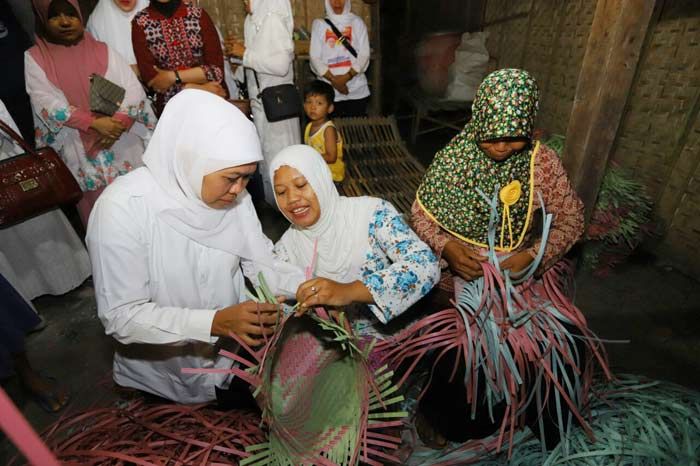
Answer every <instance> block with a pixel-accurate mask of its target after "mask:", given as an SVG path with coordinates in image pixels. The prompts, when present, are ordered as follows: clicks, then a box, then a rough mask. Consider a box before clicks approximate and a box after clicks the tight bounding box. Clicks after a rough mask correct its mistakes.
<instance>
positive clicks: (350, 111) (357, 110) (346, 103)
mask: <svg viewBox="0 0 700 466" xmlns="http://www.w3.org/2000/svg"><path fill="white" fill-rule="evenodd" d="M367 105H369V97H365V98H364V99H354V100H341V101H340V102H335V103H334V104H333V107H334V110H333V114H332V115H331V117H332V118H347V117H365V116H367Z"/></svg>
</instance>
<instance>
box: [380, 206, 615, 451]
mask: <svg viewBox="0 0 700 466" xmlns="http://www.w3.org/2000/svg"><path fill="white" fill-rule="evenodd" d="M484 198H485V199H487V201H488V202H489V203H490V204H491V221H490V227H489V245H490V251H489V253H488V257H489V260H488V261H486V262H484V263H483V272H484V276H483V277H481V278H478V279H476V280H472V281H470V282H465V285H464V288H463V289H462V291H461V292H460V293H459V296H458V297H457V299H456V301H455V302H454V304H455V308H452V309H446V310H443V311H440V312H437V313H435V314H432V315H430V316H428V317H426V318H424V319H422V320H420V321H418V322H416V323H415V324H413V325H412V326H410V327H409V328H407V329H406V330H404V331H402V332H400V333H399V334H398V335H396V336H394V337H392V338H390V339H388V340H387V341H384V342H381V343H379V344H378V345H377V346H378V354H380V355H381V357H382V362H384V363H388V364H389V365H390V367H398V366H400V365H403V366H404V367H408V370H406V371H405V372H404V373H403V376H402V378H401V379H400V381H399V382H398V383H399V384H403V382H404V381H405V380H406V379H407V378H408V377H409V376H410V374H411V373H412V371H413V369H414V368H415V367H416V366H417V365H418V364H419V363H420V361H422V360H424V359H425V358H426V356H428V355H429V354H432V355H433V357H434V359H435V361H440V359H441V358H443V357H445V355H446V353H448V351H451V350H454V349H457V358H456V359H455V361H454V363H455V370H456V365H457V363H458V361H459V360H460V359H461V360H462V361H463V363H464V365H465V367H466V371H465V379H464V384H465V386H466V388H467V390H466V393H467V400H465V401H466V402H467V403H469V404H470V406H471V407H472V412H471V413H472V418H473V417H474V416H475V411H476V407H477V404H478V403H479V402H481V400H485V404H486V405H487V407H488V412H489V414H491V413H493V409H494V408H495V407H496V405H497V404H499V403H501V402H505V403H506V405H507V407H506V412H505V415H504V416H503V419H502V422H501V425H500V431H499V433H498V437H497V439H496V443H495V447H496V450H500V449H501V448H502V447H503V445H505V444H507V445H509V448H510V449H512V447H513V445H514V442H513V440H514V436H515V434H516V432H518V430H519V429H520V428H522V426H523V424H524V420H525V419H524V418H525V416H524V414H525V412H526V410H527V408H528V407H529V406H530V405H531V404H533V403H535V404H536V406H537V412H538V413H542V411H543V410H544V409H545V407H548V405H547V403H554V404H555V408H556V409H555V412H556V415H557V424H558V428H559V431H560V433H561V434H562V435H565V434H566V432H568V431H570V430H571V427H572V421H573V419H572V417H571V416H569V417H568V418H567V416H565V415H564V409H565V408H564V407H566V408H568V410H569V411H570V412H571V413H572V415H573V417H574V418H575V419H576V420H577V421H578V424H580V425H581V426H582V427H583V430H584V431H585V432H586V433H587V434H588V435H589V436H590V437H591V438H593V434H592V431H591V429H590V426H589V425H588V423H587V422H586V419H585V412H583V409H582V408H583V407H584V401H585V400H586V399H587V395H588V392H589V390H590V384H591V381H592V376H593V368H594V367H593V366H594V365H595V364H597V365H598V366H599V367H600V368H601V369H602V370H603V373H604V375H605V376H606V377H607V378H611V374H610V372H609V370H608V366H607V359H606V354H605V351H604V348H603V347H602V344H601V342H600V340H599V339H598V338H597V337H596V336H595V335H594V334H593V333H592V332H591V331H590V330H589V329H588V327H587V325H586V320H585V318H584V316H583V314H582V313H581V311H580V310H579V309H578V308H576V306H574V305H573V303H572V302H571V301H570V299H569V298H568V297H567V293H566V290H567V288H570V280H569V279H570V276H571V274H570V272H571V270H570V268H569V267H568V265H566V264H565V263H560V264H558V265H556V266H555V267H552V268H550V269H549V270H548V271H546V272H545V273H544V275H543V276H542V277H541V278H535V277H534V273H535V270H536V269H537V267H538V266H539V264H540V262H541V260H542V257H543V255H544V247H545V245H546V242H547V237H548V233H549V229H550V225H551V214H545V215H543V228H542V231H543V234H542V241H541V247H540V250H539V253H538V255H537V257H536V258H535V260H534V261H533V262H532V264H531V265H530V266H529V267H527V268H526V269H525V270H523V271H522V272H521V273H520V274H515V275H514V274H511V273H510V271H508V270H503V269H502V268H501V266H500V263H501V261H503V260H504V259H505V257H506V256H499V255H498V254H497V253H496V252H495V247H494V245H495V236H496V227H495V225H496V224H497V218H498V214H497V210H496V199H497V198H496V197H495V196H494V197H493V198H490V199H489V198H487V197H486V196H484ZM540 204H541V208H542V211H543V212H545V211H544V204H543V202H542V200H541V198H540ZM577 340H578V341H580V342H582V343H583V344H584V346H585V348H586V351H585V354H579V352H578V350H577V345H576V343H577ZM435 355H437V356H436V357H435ZM436 363H437V362H436ZM480 378H481V379H482V380H483V379H485V384H484V385H485V388H484V393H479V386H480V383H479V380H480ZM429 383H430V382H429V381H428V384H427V385H426V390H427V387H428V386H429ZM550 393H553V394H554V396H551V395H550ZM549 408H550V409H551V407H549ZM539 423H540V431H541V432H542V431H543V430H544V429H542V419H541V416H540V418H539ZM540 440H541V441H542V445H543V446H542V447H541V448H544V438H541V439H540Z"/></svg>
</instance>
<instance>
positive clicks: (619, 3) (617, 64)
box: [563, 0, 656, 221]
mask: <svg viewBox="0 0 700 466" xmlns="http://www.w3.org/2000/svg"><path fill="white" fill-rule="evenodd" d="M655 3H656V2H655V0H598V3H597V5H596V10H595V15H594V17H593V24H592V26H591V32H590V35H589V36H588V43H587V44H586V53H585V55H584V57H583V64H582V66H581V72H580V74H579V78H578V84H577V86H576V96H575V98H574V104H573V108H572V111H571V116H570V119H569V125H568V128H567V131H566V146H565V148H564V157H563V159H564V165H565V167H566V169H567V171H568V172H569V174H570V176H571V180H572V182H573V184H574V187H575V189H576V191H577V192H578V194H579V196H581V199H582V200H583V202H584V204H585V206H586V221H588V219H589V218H590V216H591V213H592V211H593V205H594V204H595V201H596V197H597V196H598V190H599V189H600V184H601V182H602V180H603V175H604V174H605V169H606V167H607V165H608V158H609V157H610V154H611V152H612V147H613V143H614V142H615V136H616V134H617V129H618V127H619V125H620V121H621V120H622V116H623V113H624V109H625V104H626V102H627V96H628V94H629V92H630V88H631V86H632V81H633V79H634V76H635V72H636V70H637V65H638V63H639V58H640V55H641V50H642V45H643V43H644V40H645V37H646V33H647V29H648V28H649V24H650V23H651V18H652V13H653V11H654V6H655Z"/></svg>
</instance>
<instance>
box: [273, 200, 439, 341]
mask: <svg viewBox="0 0 700 466" xmlns="http://www.w3.org/2000/svg"><path fill="white" fill-rule="evenodd" d="M367 233H368V235H369V238H368V239H369V250H368V251H367V253H366V258H365V262H364V264H363V265H362V268H361V276H360V277H357V278H358V279H359V280H362V283H364V285H365V286H366V287H367V289H368V290H369V292H370V293H371V294H372V297H373V298H374V302H375V304H371V305H369V309H370V310H371V311H372V314H373V316H368V313H367V312H366V309H367V308H366V307H365V306H350V307H349V308H346V313H347V314H348V317H349V318H350V319H351V322H353V325H354V327H355V330H356V331H357V333H358V334H360V335H368V334H369V335H377V336H383V335H385V332H384V331H383V330H385V329H383V328H382V326H381V325H379V323H381V324H386V323H388V322H389V321H390V320H392V319H394V318H395V317H397V316H399V315H400V314H402V313H403V312H404V311H405V310H407V309H408V308H409V307H411V306H412V305H413V304H415V303H416V302H417V301H418V300H419V299H421V298H422V297H424V296H425V295H426V294H428V292H429V291H430V290H431V289H432V288H433V286H435V285H436V284H437V282H438V281H439V279H440V268H439V266H438V258H437V257H436V256H435V254H433V252H432V250H431V249H430V247H429V246H428V245H427V244H425V243H424V242H423V241H422V240H421V239H420V238H419V237H418V235H416V233H414V232H413V230H411V228H410V227H409V226H408V224H407V223H406V222H405V221H404V219H403V217H402V216H401V214H400V213H399V212H398V211H397V210H396V209H395V208H394V206H393V205H391V203H389V202H387V201H384V200H383V201H381V202H380V203H379V205H378V206H377V209H376V210H375V212H374V214H373V216H372V220H371V221H370V224H369V228H368V232H367ZM275 253H276V254H277V256H278V258H279V259H281V260H284V261H289V259H288V256H287V253H286V251H285V250H284V248H283V247H282V245H281V244H279V243H278V244H277V245H276V246H275ZM371 317H374V318H371ZM377 321H379V322H377Z"/></svg>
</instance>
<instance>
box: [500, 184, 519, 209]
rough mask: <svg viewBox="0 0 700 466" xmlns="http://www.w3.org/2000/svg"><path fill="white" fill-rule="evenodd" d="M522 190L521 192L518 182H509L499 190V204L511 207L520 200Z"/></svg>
mask: <svg viewBox="0 0 700 466" xmlns="http://www.w3.org/2000/svg"><path fill="white" fill-rule="evenodd" d="M522 193H523V190H522V185H521V184H520V181H518V180H515V181H511V182H510V183H508V184H507V185H505V186H504V187H503V188H501V192H500V193H499V196H498V197H499V198H500V199H501V202H502V203H503V204H504V205H505V206H508V207H510V206H512V205H513V204H515V203H516V202H518V199H520V196H521V195H522Z"/></svg>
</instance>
